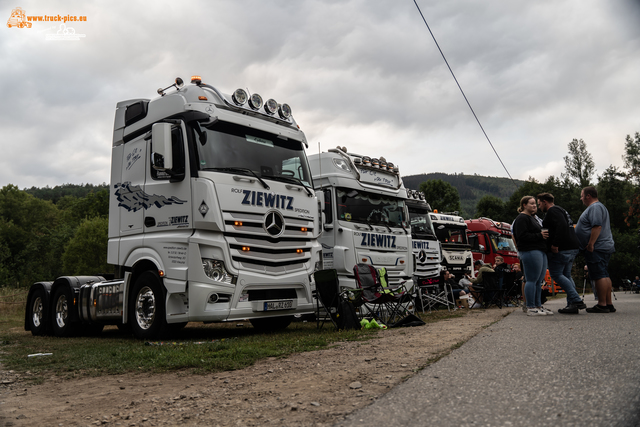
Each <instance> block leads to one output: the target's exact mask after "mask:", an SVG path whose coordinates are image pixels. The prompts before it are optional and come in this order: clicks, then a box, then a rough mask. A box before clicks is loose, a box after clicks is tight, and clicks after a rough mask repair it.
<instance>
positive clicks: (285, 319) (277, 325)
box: [249, 316, 293, 332]
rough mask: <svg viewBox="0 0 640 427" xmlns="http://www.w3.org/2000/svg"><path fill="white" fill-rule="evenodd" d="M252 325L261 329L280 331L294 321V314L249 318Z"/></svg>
mask: <svg viewBox="0 0 640 427" xmlns="http://www.w3.org/2000/svg"><path fill="white" fill-rule="evenodd" d="M249 321H250V322H251V325H252V326H253V327H254V328H256V329H257V330H259V331H264V332H267V331H278V330H280V329H284V328H286V327H287V326H289V324H290V323H291V322H292V321H293V316H280V317H260V318H257V319H249Z"/></svg>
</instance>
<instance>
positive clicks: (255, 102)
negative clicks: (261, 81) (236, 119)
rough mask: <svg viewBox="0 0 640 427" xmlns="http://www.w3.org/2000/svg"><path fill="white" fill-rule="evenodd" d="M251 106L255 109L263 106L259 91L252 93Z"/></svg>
mask: <svg viewBox="0 0 640 427" xmlns="http://www.w3.org/2000/svg"><path fill="white" fill-rule="evenodd" d="M249 106H250V107H251V108H253V109H254V110H259V109H260V107H262V97H261V96H260V95H258V94H257V93H254V94H253V95H251V98H249Z"/></svg>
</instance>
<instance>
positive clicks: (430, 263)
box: [407, 190, 442, 286]
mask: <svg viewBox="0 0 640 427" xmlns="http://www.w3.org/2000/svg"><path fill="white" fill-rule="evenodd" d="M407 197H408V198H407V208H408V209H409V218H410V222H411V247H412V249H413V255H414V259H415V263H416V272H415V281H416V282H417V284H418V286H427V285H431V284H432V283H434V282H435V280H436V279H438V277H439V276H440V270H441V267H440V264H441V263H442V253H441V249H440V242H439V241H438V238H437V237H436V233H435V230H434V229H433V223H432V222H431V216H430V215H429V213H430V212H431V211H432V210H431V206H430V205H429V203H427V201H426V200H425V197H424V194H423V193H422V192H419V191H414V190H407Z"/></svg>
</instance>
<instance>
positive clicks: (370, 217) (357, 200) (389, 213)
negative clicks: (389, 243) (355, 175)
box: [336, 188, 407, 227]
mask: <svg viewBox="0 0 640 427" xmlns="http://www.w3.org/2000/svg"><path fill="white" fill-rule="evenodd" d="M336 197H337V203H336V205H337V207H338V219H340V220H342V221H349V222H358V223H364V224H369V225H386V226H389V227H406V226H407V218H406V213H405V212H406V211H405V204H404V200H403V199H399V198H396V197H388V196H383V195H380V194H373V193H367V192H364V191H358V190H352V189H349V188H338V189H337V191H336Z"/></svg>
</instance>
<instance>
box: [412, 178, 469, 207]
mask: <svg viewBox="0 0 640 427" xmlns="http://www.w3.org/2000/svg"><path fill="white" fill-rule="evenodd" d="M420 191H422V192H423V193H424V195H425V197H426V198H427V201H428V202H429V204H430V205H431V207H432V208H433V209H437V210H438V211H439V212H455V211H457V212H460V211H461V210H462V208H461V207H460V196H459V195H458V190H456V188H455V187H454V186H453V185H451V184H449V183H448V182H445V181H443V180H441V179H432V180H430V181H425V182H423V183H422V184H420Z"/></svg>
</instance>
